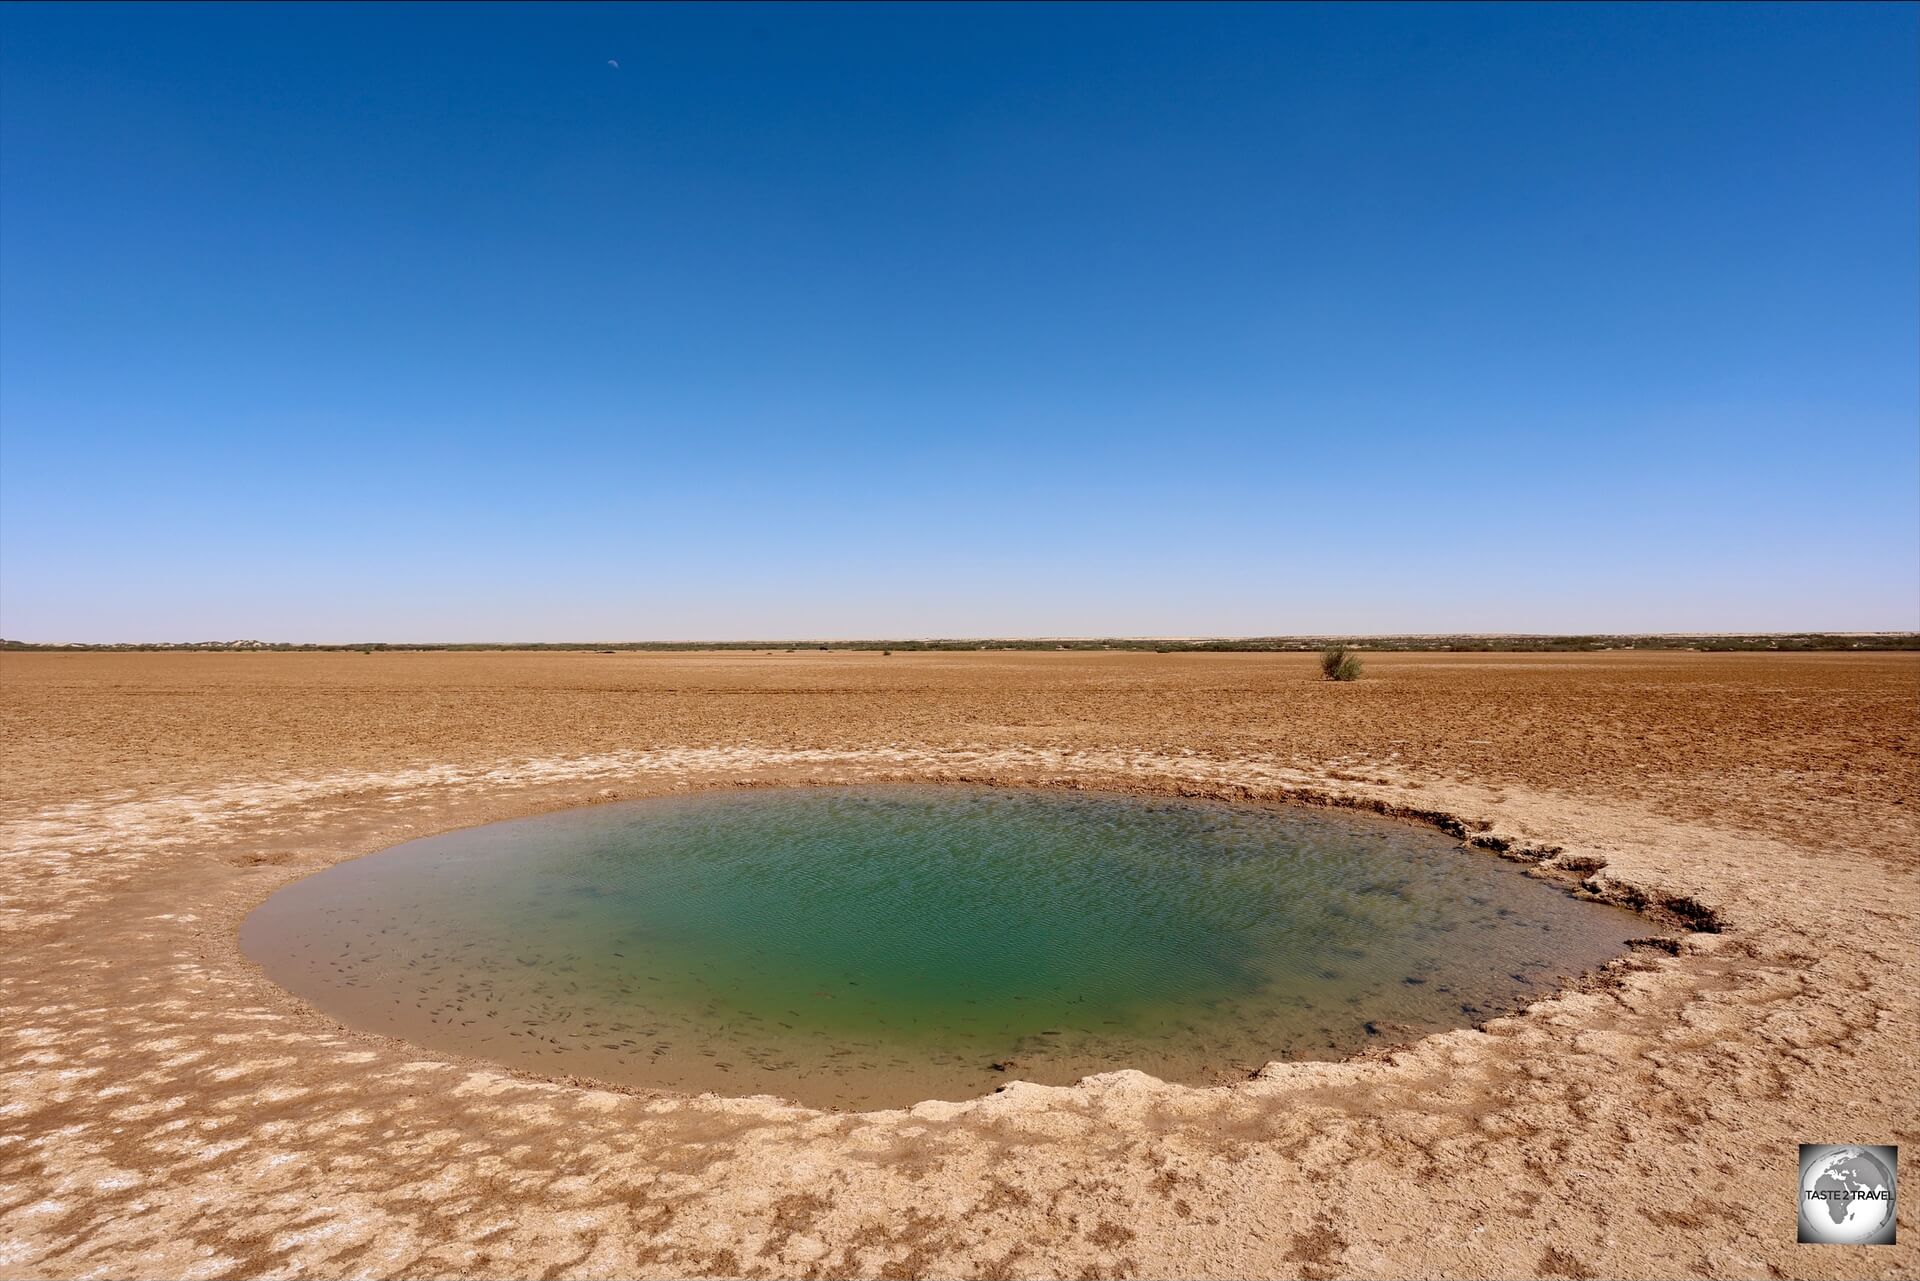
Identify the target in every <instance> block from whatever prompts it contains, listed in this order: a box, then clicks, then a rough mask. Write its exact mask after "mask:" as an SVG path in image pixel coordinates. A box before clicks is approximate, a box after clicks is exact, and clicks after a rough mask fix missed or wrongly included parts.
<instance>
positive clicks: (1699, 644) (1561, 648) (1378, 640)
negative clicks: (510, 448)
mask: <svg viewBox="0 0 1920 1281" xmlns="http://www.w3.org/2000/svg"><path fill="white" fill-rule="evenodd" d="M1329 645H1343V646H1346V647H1347V648H1349V649H1358V650H1367V651H1371V652H1376V653H1381V652H1384V653H1393V652H1397V651H1405V652H1413V653H1516V654H1520V653H1597V652H1600V651H1604V650H1619V649H1653V650H1698V651H1703V652H1711V653H1722V652H1728V651H1761V652H1780V651H1803V650H1807V651H1811V650H1920V632H1775V633H1768V632H1753V633H1740V634H1725V635H1714V634H1701V635H1684V636H1683V635H1638V634H1622V635H1591V636H1520V635H1514V636H1471V635H1460V636H1441V635H1434V636H1247V637H1238V638H1233V637H1213V638H1198V639H1169V638H1152V637H1147V638H1142V637H1107V638H1104V639H1084V638H1082V639H1047V638H1039V639H1032V638H1029V639H1019V638H1009V639H999V640H988V639H932V640H836V641H823V640H805V641H792V640H783V641H540V642H528V643H516V642H500V643H488V642H472V643H458V644H455V643H424V644H406V643H397V642H390V641H366V642H362V643H357V644H341V645H296V644H289V643H286V642H277V641H253V640H236V641H182V642H155V643H124V644H111V645H83V644H40V643H34V642H29V641H10V640H0V650H16V651H29V652H35V651H37V652H47V651H58V652H63V653H67V652H73V651H87V652H94V651H98V652H106V653H122V652H147V651H173V650H185V651H190V652H233V651H246V652H262V653H295V654H305V653H351V652H353V651H356V650H357V651H359V652H361V653H374V652H376V651H378V652H386V653H397V652H429V653H439V652H449V653H461V652H469V651H483V650H528V651H543V650H555V651H585V652H590V653H602V654H607V653H640V654H650V653H684V652H689V651H695V650H740V651H758V652H762V653H766V652H773V653H789V654H791V653H799V652H802V651H812V652H820V651H833V650H879V651H883V652H886V653H916V652H924V651H957V650H1131V651H1145V652H1150V653H1156V654H1187V653H1222V654H1290V653H1318V652H1319V651H1321V650H1323V649H1325V648H1327V647H1328V646H1329Z"/></svg>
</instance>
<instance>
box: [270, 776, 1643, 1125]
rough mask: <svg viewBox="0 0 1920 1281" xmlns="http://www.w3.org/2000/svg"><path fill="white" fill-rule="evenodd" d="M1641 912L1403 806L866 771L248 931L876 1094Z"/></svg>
mask: <svg viewBox="0 0 1920 1281" xmlns="http://www.w3.org/2000/svg"><path fill="white" fill-rule="evenodd" d="M1646 932H1647V926H1646V923H1645V922H1644V921H1642V920H1640V919H1638V918H1636V917H1634V916H1632V915H1630V914H1628V913H1626V912H1622V911H1619V910H1616V909H1612V908H1604V907H1598V906H1595V905H1592V904H1587V903H1581V902H1578V901H1575V900H1573V899H1571V898H1569V897H1568V896H1566V895H1565V894H1563V893H1562V892H1560V891H1559V890H1558V889H1556V888H1554V887H1552V886H1549V885H1546V884H1543V883H1541V882H1538V881H1535V880H1532V879H1530V878H1528V877H1526V876H1524V875H1522V874H1521V873H1520V872H1519V871H1518V870H1517V869H1515V868H1514V867H1513V866H1511V865H1509V864H1505V863H1502V862H1501V861H1500V860H1498V859H1495V858H1492V857H1490V856H1487V855H1485V854H1478V853H1470V852H1467V851H1463V850H1460V849H1458V848H1457V847H1456V845H1455V843H1454V842H1453V841H1451V840H1449V839H1448V838H1446V837H1444V836H1442V835H1440V834H1438V833H1436V832H1433V831H1430V830H1427V829H1423V828H1418V827H1413V826H1409V825H1406V824H1401V823H1396V822H1390V821H1387V820H1379V819H1372V818H1367V817H1360V816H1355V815H1349V814H1342V813H1329V812H1324V811H1314V810H1305V809H1299V808H1292V807H1269V806H1239V805H1226V804H1212V803H1199V802H1187V801H1153V800H1141V799H1139V798H1132V797H1121V796H1115V795H1108V794H1092V793H1089V794H1080V793H1066V792H1047V791H1027V790H1017V789H976V788H965V787H932V786H881V787H859V788H797V789H787V790H766V791H735V792H725V793H705V794H700V795H695V796H689V797H681V798H672V799H665V800H649V801H640V802H633V803H629V804H622V805H609V806H599V807H594V808H591V809H585V810H575V811H570V812H566V813H561V814H554V815H549V816H545V817H542V818H535V819H527V820H522V821H519V822H512V823H500V824H495V825H492V826H489V827H482V828H476V829H472V830H469V831H464V832H454V833H451V834H448V835H445V836H438V837H433V838H430V839H427V840H420V841H414V842H411V843H409V844H406V845H402V846H399V847H396V848H395V849H392V850H388V851H386V852H384V853H381V854H377V855H374V856H372V857H369V858H364V859H359V860H356V861H354V862H351V863H346V864H342V865H340V866H338V867H334V868H331V869H328V870H327V871H324V872H321V873H319V874H317V875H315V876H312V877H308V878H307V879H305V880H302V881H299V882H296V883H295V884H293V885H291V886H289V887H287V888H286V889H283V890H281V891H280V892H279V893H277V894H275V895H274V896H273V897H272V898H270V899H269V900H268V901H267V902H266V903H265V904H263V905H262V906H261V907H260V908H259V909H258V910H257V911H255V912H254V913H253V914H252V915H251V916H249V917H248V918H247V920H246V922H245V923H244V924H243V926H242V929H241V944H242V946H243V948H245V950H246V951H247V953H248V954H249V955H250V956H252V957H253V958H254V959H255V960H256V961H258V962H259V963H260V964H261V965H262V966H263V967H264V968H265V969H266V971H267V972H268V973H269V974H270V975H271V976H272V977H273V978H274V979H276V980H277V981H278V982H280V983H281V984H283V985H284V986H286V987H287V988H289V989H290V990H292V991H293V992H295V993H297V994H299V995H300V996H302V997H304V998H306V999H307V1000H309V1001H311V1002H312V1003H313V1004H315V1005H317V1006H319V1007H320V1008H322V1009H324V1010H327V1011H329V1012H330V1013H332V1014H334V1015H335V1016H337V1017H339V1018H340V1019H341V1020H342V1021H344V1022H346V1023H348V1024H351V1025H354V1026H358V1027H362V1028H367V1029H370V1030H374V1031H380V1032H386V1033H390V1034H393V1035H397V1036H402V1037H405V1038H407V1039H410V1040H413V1041H416V1042H418V1043H421V1044H425V1045H430V1046H434V1047H437V1048H441V1049H445V1050H450V1051H453V1052H456V1053H462V1054H468V1055H473V1056H476V1057H481V1058H487V1059H493V1060H496V1061H500V1062H504V1063H508V1064H511V1065H514V1066H519V1067H526V1068H532V1069H534V1070H538V1071H542V1072H548V1073H578V1074H581V1075H587V1076H594V1077H600V1078H603V1079H608V1080H613V1081H619V1082H623V1083H628V1084H636V1085H649V1086H658V1087H661V1088H665V1089H676V1090H691V1091H700V1090H719V1091H724V1092H729V1093H772V1094H779V1095H782V1096H784V1097H788V1098H793V1099H797V1100H799V1101H801V1102H805V1103H810V1104H815V1105H819V1106H842V1107H871V1106H897V1105H902V1104H907V1103H911V1102H914V1101H916V1100H918V1099H922V1098H965V1097H969V1096H971V1095H975V1094H979V1093H981V1092H984V1091H986V1090H989V1089H991V1088H993V1087H994V1086H995V1085H998V1084H1003V1083H1004V1082H1006V1081H1007V1080H1010V1079H1014V1078H1021V1079H1026V1080H1034V1081H1041V1082H1046V1083H1061V1084H1064V1083H1068V1082H1071V1081H1073V1080H1076V1079H1078V1078H1079V1077H1080V1076H1083V1075H1086V1074H1088V1073H1091V1072H1098V1071H1107V1070H1111V1069H1114V1068H1121V1067H1134V1068H1139V1069H1141V1070H1143V1071H1147V1072H1151V1073H1153V1074H1155V1075H1158V1076H1162V1077H1165V1078H1168V1079H1174V1080H1181V1081H1188V1082H1203V1081H1213V1080H1220V1079H1226V1078H1230V1077H1233V1076H1240V1075H1245V1073H1246V1072H1247V1071H1249V1070H1251V1069H1253V1068H1256V1067H1258V1066H1259V1065H1261V1064H1263V1063H1266V1062H1268V1061H1270V1060H1272V1059H1276V1058H1286V1057H1309V1058H1311V1057H1318V1058H1332V1057H1340V1056H1344V1055H1345V1054H1348V1053H1351V1052H1352V1051H1354V1050H1355V1049H1358V1048H1360V1047H1361V1046H1364V1045H1366V1044H1368V1043H1370V1042H1371V1043H1378V1041H1379V1038H1381V1037H1388V1038H1393V1039H1405V1038H1407V1037H1409V1036H1411V1035H1417V1034H1419V1033H1423V1032H1426V1031H1431V1030H1435V1029H1438V1028H1443V1027H1450V1026H1460V1025H1462V1024H1465V1023H1469V1022H1473V1021H1476V1020H1478V1019H1481V1018H1484V1017H1487V1016H1489V1015H1491V1014H1494V1013H1498V1012H1501V1011H1503V1010H1507V1009H1511V1008H1515V1007H1517V1006H1518V1005H1520V1004H1523V1003H1524V1002H1525V1001H1527V1000H1529V999H1531V998H1533V997H1535V996H1537V995H1539V994H1540V993H1541V992H1542V990H1543V989H1545V988H1548V987H1551V986H1553V985H1556V984H1557V983H1559V982H1560V981H1562V980H1563V979H1564V978H1566V977H1568V976H1569V975H1572V974H1575V973H1578V972H1580V971H1583V970H1586V969H1590V968H1592V967H1593V966H1595V965H1598V964H1599V963H1601V962H1603V961H1604V960H1606V959H1607V958H1608V957H1610V956H1613V955H1616V954H1617V953H1618V952H1619V951H1620V950H1621V947H1622V945H1623V943H1624V940H1626V939H1627V938H1629V937H1632V936H1634V935H1636V934H1643V933H1646ZM995 1064H1001V1065H1003V1066H1002V1067H1000V1068H996V1067H995V1066H994V1065H995Z"/></svg>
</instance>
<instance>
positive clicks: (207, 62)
mask: <svg viewBox="0 0 1920 1281" xmlns="http://www.w3.org/2000/svg"><path fill="white" fill-rule="evenodd" d="M609 59H614V60H617V61H618V62H619V64H620V65H619V67H618V69H615V68H614V67H612V66H610V65H608V60H609ZM1917 66H1920V8H1916V7H1915V6H1913V5H1902V4H1885V5H1876V6H1862V7H1848V6H1843V5H1806V6H1800V7H1741V6H1733V5H1711V6H1700V7H1661V6H1630V7H1619V8H1614V7H1601V6H1595V5H1558V6H1551V7H1539V8H1534V7H1497V6H1465V7H1444V6H1443V7H1391V6H1385V5H1370V6H1358V7H1351V8H1333V7H1329V8H1316V7H1302V6H1284V7H1273V8H1258V7H1250V6H1233V7H1218V8H1214V7H1201V6H1192V5H1187V6H1179V7H1165V8H1161V7H1145V6H1126V7H1114V8H1104V7H1099V6H1094V5H1075V6H1070V7H1060V8H1040V7H955V8H941V7H930V8H918V7H915V8H907V7H902V8H881V7H876V6H861V7H847V8H839V7H822V8H806V7H798V6H790V7H789V6H783V7H771V8H756V7H750V6H717V7H711V8H669V7H657V6H656V7H643V8H616V7H611V6H593V7H582V8H565V7H555V6H543V7H538V8H514V7H504V6H484V7H476V8H462V7H459V6H454V5H436V6H431V7H420V8H405V7H398V8H395V7H367V8H358V7H344V6H342V7H334V6H302V7H289V8H243V7H237V6H235V7H213V8H170V7H166V6H161V5H144V6H139V7H131V8H114V7H106V6H74V7H69V8H56V7H37V6H27V5H7V6H5V7H4V8H0V635H5V636H7V637H11V638H17V639H28V640H63V639H64V640H116V639H149V640H154V639H194V638H215V637H221V638H225V637H258V638H263V639H270V640H272V639H288V640H315V641H329V640H354V639H362V638H377V639H388V640H471V639H597V638H631V639H645V638H662V639H681V638H729V637H776V636H879V635H887V636H907V635H983V634H989V635H1009V634H1027V635H1033V634H1044V635H1086V634H1095V635H1104V634H1152V635H1170V634H1172V635H1188V634H1264V633H1287V632H1328V631H1477V630H1493V631H1513V630H1526V631H1580V630H1591V629H1606V630H1690V629H1706V630H1743V629H1800V628H1808V629H1883V628H1917V627H1920V354H1917V353H1920V73H1917V72H1916V67H1917Z"/></svg>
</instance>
